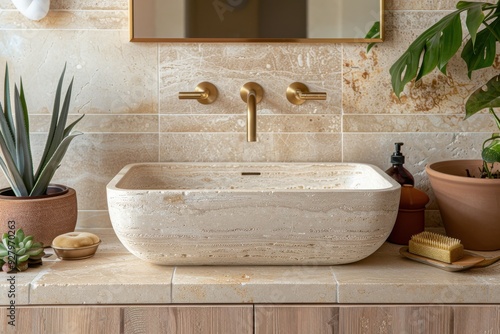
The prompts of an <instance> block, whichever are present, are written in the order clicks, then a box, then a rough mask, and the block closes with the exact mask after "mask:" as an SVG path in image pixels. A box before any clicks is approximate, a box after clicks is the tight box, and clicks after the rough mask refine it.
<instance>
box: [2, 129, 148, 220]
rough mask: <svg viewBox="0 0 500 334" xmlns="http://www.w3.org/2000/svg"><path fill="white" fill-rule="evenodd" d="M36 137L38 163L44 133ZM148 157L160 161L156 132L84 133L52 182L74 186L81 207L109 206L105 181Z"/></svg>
mask: <svg viewBox="0 0 500 334" xmlns="http://www.w3.org/2000/svg"><path fill="white" fill-rule="evenodd" d="M33 138H34V140H32V146H33V155H34V161H35V165H36V166H37V165H38V159H39V157H40V156H41V154H42V152H43V146H44V142H45V136H44V135H43V134H36V135H34V137H33ZM39 138H42V139H43V140H40V139H39ZM148 161H149V162H156V161H158V135H156V134H134V133H131V134H84V135H82V136H78V137H76V138H75V139H74V140H73V141H72V142H71V146H70V148H69V149H68V152H67V153H66V156H65V157H64V159H63V161H62V164H61V167H60V168H59V169H58V170H57V172H56V174H55V175H54V179H53V183H62V184H66V185H68V186H70V187H72V188H75V190H76V192H77V197H78V208H79V209H80V210H106V209H107V204H106V185H107V184H108V182H109V181H110V180H111V179H112V178H113V176H115V175H116V174H117V173H118V172H119V171H120V169H122V167H123V166H125V165H127V164H129V163H134V162H148ZM2 178H3V176H2Z"/></svg>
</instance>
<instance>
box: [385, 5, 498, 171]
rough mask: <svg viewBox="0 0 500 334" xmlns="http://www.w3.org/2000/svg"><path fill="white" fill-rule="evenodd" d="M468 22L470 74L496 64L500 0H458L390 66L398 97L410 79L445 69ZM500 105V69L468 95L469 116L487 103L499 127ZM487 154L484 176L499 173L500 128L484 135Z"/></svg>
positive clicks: (464, 51)
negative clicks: (495, 167)
mask: <svg viewBox="0 0 500 334" xmlns="http://www.w3.org/2000/svg"><path fill="white" fill-rule="evenodd" d="M462 13H466V17H465V21H462V20H461V14H462ZM463 22H465V28H466V29H467V30H468V32H469V35H468V36H467V37H466V38H465V41H466V42H465V45H464V47H463V48H462V52H461V57H462V59H463V60H464V61H465V63H466V65H467V74H468V76H469V78H471V76H472V72H473V71H476V70H479V69H483V68H487V67H492V66H494V63H495V59H496V44H497V42H500V0H499V1H497V2H496V3H488V2H468V1H459V2H458V3H457V5H456V10H455V11H453V12H451V13H449V14H447V15H445V16H444V17H443V18H441V19H440V20H439V21H438V22H437V23H435V24H434V25H432V26H431V27H429V28H428V29H427V30H425V31H424V32H423V33H422V34H420V35H419V36H418V37H417V38H416V39H415V40H414V41H413V42H412V44H411V45H410V46H409V47H408V49H407V50H406V51H405V52H404V53H403V54H402V55H401V57H400V58H399V59H398V60H396V62H395V63H394V64H393V65H392V67H391V68H390V70H389V72H390V74H391V82H392V88H393V90H394V93H395V94H396V96H397V97H398V98H399V96H400V94H401V93H402V92H403V89H404V87H405V86H406V84H408V83H409V82H411V81H412V80H416V81H418V80H419V79H421V78H422V77H424V76H425V75H427V74H429V73H431V72H432V71H433V70H434V69H436V68H437V69H439V70H440V71H441V72H442V73H443V74H445V75H446V66H447V64H448V61H449V60H450V59H451V58H452V57H453V56H454V55H455V54H456V53H457V52H458V51H459V49H460V47H461V46H462V41H463V40H462V30H463V28H462V24H463ZM498 107H500V75H496V76H494V77H493V78H491V79H490V80H489V81H488V82H487V83H486V84H484V85H483V86H482V87H480V88H478V89H477V90H476V91H474V92H473V93H472V94H471V95H470V96H469V98H468V99H467V101H466V103H465V118H468V117H470V116H472V115H475V114H476V113H478V112H479V111H481V110H484V109H488V110H489V113H490V114H491V115H492V117H493V119H494V122H495V124H496V126H497V127H498V130H499V132H500V118H499V116H498V115H497V114H496V113H495V110H494V108H498ZM482 158H483V162H484V163H483V169H484V174H485V176H486V177H489V178H496V177H498V173H492V172H491V169H492V166H493V164H494V163H500V133H493V134H492V135H491V136H490V137H489V138H487V139H486V140H485V141H484V143H483V150H482ZM488 164H491V167H490V166H489V165H488Z"/></svg>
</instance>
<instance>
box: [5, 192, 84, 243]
mask: <svg viewBox="0 0 500 334" xmlns="http://www.w3.org/2000/svg"><path fill="white" fill-rule="evenodd" d="M76 219H77V201H76V192H75V190H74V189H72V188H69V187H66V186H62V185H56V184H51V185H50V186H49V188H48V190H47V195H44V196H36V197H16V196H14V193H13V191H12V189H10V188H4V189H0V224H1V225H0V226H1V227H2V228H1V229H0V231H1V233H5V232H7V231H8V230H9V229H13V228H15V229H16V230H17V229H19V228H22V229H23V231H24V233H25V234H26V235H33V236H34V237H35V240H36V241H39V242H43V244H44V246H45V247H48V246H50V245H51V243H52V240H53V239H54V238H55V237H57V236H58V235H60V234H63V233H67V232H72V231H74V230H75V226H76Z"/></svg>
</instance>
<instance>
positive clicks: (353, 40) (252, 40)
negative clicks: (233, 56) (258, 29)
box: [129, 0, 385, 43]
mask: <svg viewBox="0 0 500 334" xmlns="http://www.w3.org/2000/svg"><path fill="white" fill-rule="evenodd" d="M134 1H136V0H129V32H130V41H131V42H160V43H172V42H175V43H379V42H383V41H384V38H385V34H384V25H385V24H384V0H379V1H380V19H379V22H380V37H379V38H163V37H160V38H156V37H155V38H142V37H134V10H133V8H134ZM137 1H140V0H137ZM168 1H170V0H168Z"/></svg>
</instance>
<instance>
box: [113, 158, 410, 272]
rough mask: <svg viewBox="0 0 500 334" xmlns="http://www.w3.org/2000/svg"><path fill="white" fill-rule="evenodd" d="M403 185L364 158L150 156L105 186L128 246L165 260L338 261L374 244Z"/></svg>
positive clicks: (391, 217) (365, 252) (389, 223)
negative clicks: (193, 159) (184, 159)
mask: <svg viewBox="0 0 500 334" xmlns="http://www.w3.org/2000/svg"><path fill="white" fill-rule="evenodd" d="M399 196H400V186H399V184H398V183H396V182H395V181H394V180H392V179H391V178H390V177H388V176H387V175H386V174H385V173H384V172H383V171H381V170H380V169H379V168H377V167H375V166H372V165H367V164H358V163H143V164H131V165H127V166H125V167H124V168H123V169H122V170H121V171H120V173H118V175H116V176H115V177H114V178H113V180H111V182H110V183H109V184H108V186H107V197H108V206H109V214H110V217H111V222H112V224H113V228H114V230H115V232H116V234H117V236H118V238H119V239H120V241H121V242H122V243H123V245H124V246H125V247H126V248H127V249H128V250H129V251H130V252H131V253H133V254H135V255H136V256H137V257H139V258H141V259H143V260H145V261H148V262H152V263H156V264H164V265H303V264H307V265H333V264H342V263H350V262H355V261H358V260H361V259H363V258H365V257H367V256H369V255H370V254H372V253H373V252H375V251H376V250H377V249H378V248H379V247H380V246H381V245H382V243H383V242H384V241H385V240H386V238H387V236H388V235H389V233H390V232H391V230H392V227H393V226H394V222H395V220H396V215H397V211H398V204H399Z"/></svg>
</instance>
